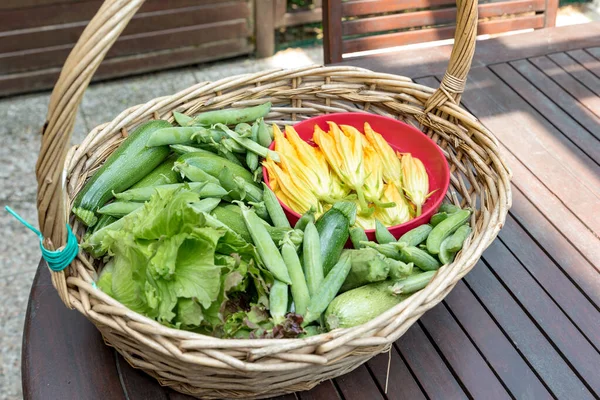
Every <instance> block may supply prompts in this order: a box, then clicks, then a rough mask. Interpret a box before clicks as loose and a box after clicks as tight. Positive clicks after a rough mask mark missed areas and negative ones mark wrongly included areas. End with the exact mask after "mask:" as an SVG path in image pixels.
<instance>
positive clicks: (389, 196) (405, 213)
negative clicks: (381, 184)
mask: <svg viewBox="0 0 600 400" xmlns="http://www.w3.org/2000/svg"><path fill="white" fill-rule="evenodd" d="M381 201H382V202H393V203H396V206H395V207H390V208H377V210H376V211H375V213H374V214H373V217H374V218H377V219H378V220H380V221H381V222H382V223H383V224H384V225H385V226H393V225H400V224H403V223H405V222H407V221H409V220H410V218H411V216H410V206H409V205H408V202H407V201H406V199H405V198H404V196H403V195H402V194H401V192H400V190H398V188H397V187H396V185H395V184H394V182H390V183H388V184H386V185H385V188H384V190H383V196H382V198H381Z"/></svg>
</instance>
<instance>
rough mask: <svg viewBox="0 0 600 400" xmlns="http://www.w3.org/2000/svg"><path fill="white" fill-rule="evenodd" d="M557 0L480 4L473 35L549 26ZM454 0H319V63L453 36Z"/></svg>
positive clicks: (553, 19)
mask: <svg viewBox="0 0 600 400" xmlns="http://www.w3.org/2000/svg"><path fill="white" fill-rule="evenodd" d="M557 9H558V0H508V1H495V2H480V4H479V8H478V11H479V25H478V31H477V32H478V34H480V35H482V34H497V33H503V32H510V31H517V30H524V29H531V28H533V29H538V28H545V27H553V26H554V25H555V20H556V12H557ZM455 26H456V1H455V0H352V1H344V2H342V0H323V29H324V32H323V47H324V52H325V63H326V64H330V63H336V62H340V61H342V55H343V54H348V53H356V52H361V51H367V50H376V49H384V48H389V47H394V46H402V45H408V44H414V43H422V42H430V41H435V40H442V39H451V38H453V37H454V29H455Z"/></svg>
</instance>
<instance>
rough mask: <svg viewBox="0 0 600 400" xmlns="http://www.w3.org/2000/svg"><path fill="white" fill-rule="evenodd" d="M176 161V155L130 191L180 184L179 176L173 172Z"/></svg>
mask: <svg viewBox="0 0 600 400" xmlns="http://www.w3.org/2000/svg"><path fill="white" fill-rule="evenodd" d="M176 160H177V156H176V155H172V156H170V157H169V158H167V159H166V160H165V161H163V163H162V164H160V165H159V166H158V167H156V168H154V169H153V170H152V172H150V173H149V174H148V175H146V176H145V177H143V178H142V179H141V180H140V181H138V182H137V183H136V184H135V185H133V186H132V187H130V189H137V188H141V187H147V186H158V185H168V184H171V183H177V182H179V181H180V179H179V174H178V173H177V172H175V171H174V170H173V165H174V164H175V161H176Z"/></svg>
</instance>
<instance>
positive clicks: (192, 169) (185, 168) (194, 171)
mask: <svg viewBox="0 0 600 400" xmlns="http://www.w3.org/2000/svg"><path fill="white" fill-rule="evenodd" d="M173 170H174V171H177V172H179V173H180V174H181V176H184V177H186V178H187V179H189V180H190V181H192V182H212V183H216V184H219V180H218V179H217V178H215V177H214V176H212V175H209V174H207V173H206V172H204V171H203V170H202V169H200V168H198V167H196V166H193V165H190V164H188V163H186V162H179V161H177V162H175V165H174V166H173ZM225 189H226V190H229V189H227V188H225Z"/></svg>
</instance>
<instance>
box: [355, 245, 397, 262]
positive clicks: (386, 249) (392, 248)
mask: <svg viewBox="0 0 600 400" xmlns="http://www.w3.org/2000/svg"><path fill="white" fill-rule="evenodd" d="M360 244H361V245H363V246H365V247H371V248H373V249H375V250H377V251H378V252H380V253H381V254H383V255H384V256H385V257H387V258H391V259H394V260H399V261H403V262H407V261H406V259H405V257H404V256H402V253H400V250H399V249H398V247H397V243H385V244H377V243H375V242H368V241H364V242H360Z"/></svg>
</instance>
